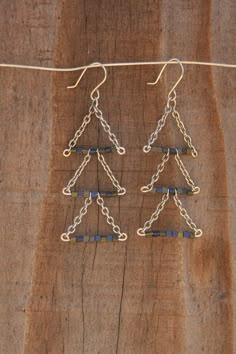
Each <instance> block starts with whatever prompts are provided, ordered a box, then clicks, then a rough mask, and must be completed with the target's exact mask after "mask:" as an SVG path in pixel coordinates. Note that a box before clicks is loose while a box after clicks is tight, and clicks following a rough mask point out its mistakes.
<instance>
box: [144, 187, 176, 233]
mask: <svg viewBox="0 0 236 354" xmlns="http://www.w3.org/2000/svg"><path fill="white" fill-rule="evenodd" d="M169 197H170V195H169V191H168V192H167V193H166V194H164V195H163V196H162V198H161V202H160V203H159V204H158V206H157V208H156V210H155V211H154V213H153V214H152V216H151V218H150V219H149V220H147V221H146V222H145V224H144V226H143V228H140V229H138V231H137V233H138V235H139V236H145V231H146V230H148V229H149V228H150V227H151V226H152V224H153V222H154V221H156V220H157V219H158V218H159V215H160V213H161V212H162V210H163V209H164V207H165V204H166V202H167V201H168V199H169Z"/></svg>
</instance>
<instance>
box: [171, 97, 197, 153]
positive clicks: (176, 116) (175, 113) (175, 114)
mask: <svg viewBox="0 0 236 354" xmlns="http://www.w3.org/2000/svg"><path fill="white" fill-rule="evenodd" d="M172 102H173V106H172V117H173V118H174V119H175V120H176V123H177V126H178V128H179V130H180V132H181V133H182V134H183V136H184V141H185V142H186V143H187V144H188V147H189V148H190V149H191V150H192V156H193V157H197V155H198V153H197V150H196V149H195V147H194V146H193V144H192V138H191V137H190V135H188V134H187V131H186V128H185V126H184V123H183V122H182V120H181V119H180V115H179V112H178V111H177V110H176V93H175V97H174V98H173V99H172Z"/></svg>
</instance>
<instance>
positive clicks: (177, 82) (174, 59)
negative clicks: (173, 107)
mask: <svg viewBox="0 0 236 354" xmlns="http://www.w3.org/2000/svg"><path fill="white" fill-rule="evenodd" d="M170 62H177V63H178V64H179V65H180V67H181V75H180V77H179V79H178V80H177V81H176V83H175V84H174V86H173V87H172V89H171V90H170V92H169V94H168V97H170V95H171V94H172V92H173V91H174V90H175V88H176V87H177V86H178V84H179V83H180V81H181V80H182V78H183V76H184V67H183V64H182V63H181V61H180V60H179V59H176V58H173V59H170V60H169V61H168V62H167V63H166V64H165V65H164V66H163V68H162V69H161V71H160V73H159V75H158V77H157V79H156V81H154V82H147V85H156V84H157V83H158V81H159V80H160V78H161V75H162V73H163V71H164V70H165V68H166V66H167V65H168V64H169V63H170Z"/></svg>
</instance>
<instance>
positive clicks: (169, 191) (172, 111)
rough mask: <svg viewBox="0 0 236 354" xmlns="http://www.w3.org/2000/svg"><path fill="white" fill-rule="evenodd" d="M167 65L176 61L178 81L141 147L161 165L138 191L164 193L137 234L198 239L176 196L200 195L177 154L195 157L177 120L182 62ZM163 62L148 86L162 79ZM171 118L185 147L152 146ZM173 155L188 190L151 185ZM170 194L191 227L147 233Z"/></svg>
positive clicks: (199, 232) (178, 118)
mask: <svg viewBox="0 0 236 354" xmlns="http://www.w3.org/2000/svg"><path fill="white" fill-rule="evenodd" d="M170 62H177V63H178V64H179V65H180V68H181V75H180V77H179V79H178V80H177V82H176V83H175V84H174V86H173V87H172V89H171V90H170V92H169V94H168V98H167V104H166V107H165V110H164V113H163V115H162V117H161V118H160V120H159V121H158V124H157V127H156V129H155V131H154V132H153V133H152V134H151V136H150V138H149V140H148V143H147V145H145V146H144V147H143V151H144V152H145V153H148V152H149V151H151V150H152V151H154V152H158V153H162V154H163V156H162V161H161V163H160V164H159V165H158V166H157V170H156V172H155V173H154V174H153V176H152V178H151V181H150V183H149V184H147V185H146V186H143V187H142V188H141V191H142V192H143V193H147V192H153V193H164V195H163V196H162V199H161V202H160V203H159V204H158V205H157V208H156V210H155V211H154V212H153V214H152V215H151V218H150V219H149V220H147V221H146V222H145V224H144V226H143V228H140V229H138V230H137V233H138V235H139V236H145V237H157V236H172V237H177V236H179V237H188V238H189V237H200V236H202V230H201V229H198V228H197V226H196V224H195V223H194V222H193V220H192V219H191V217H190V216H189V215H188V212H187V210H186V209H185V208H184V207H183V205H182V202H181V200H180V199H179V197H178V195H179V194H183V195H193V194H197V193H199V192H200V188H199V187H198V186H196V185H195V183H194V182H193V180H192V178H191V177H190V175H189V173H188V171H187V169H186V167H185V166H184V164H183V162H182V160H181V159H180V155H192V156H193V157H197V155H198V153H197V150H196V149H195V147H194V146H193V144H192V139H191V137H190V136H189V135H188V134H187V131H186V128H185V126H184V124H183V122H182V120H181V119H180V115H179V113H178V111H177V110H176V91H175V89H176V87H177V86H178V84H179V82H180V81H181V80H182V78H183V75H184V68H183V65H182V63H181V62H180V61H179V60H178V59H171V60H169V62H168V63H170ZM168 63H166V64H165V65H164V66H163V68H162V70H161V72H160V74H159V75H158V77H157V79H156V81H155V82H149V83H148V85H156V84H157V83H158V81H159V80H160V78H161V75H162V73H163V71H164V70H165V68H166V66H167V65H168ZM169 115H171V116H172V117H173V118H174V119H175V121H176V123H177V126H178V128H179V131H180V132H181V133H182V134H183V137H184V141H185V142H186V143H187V147H165V146H156V145H153V143H154V142H155V141H156V140H157V138H158V134H159V132H160V131H161V129H162V128H163V127H164V126H165V124H166V119H167V117H168V116H169ZM171 155H174V157H175V161H176V163H177V165H178V166H179V168H180V171H181V172H182V174H183V176H184V178H185V180H186V182H187V184H188V186H189V188H176V187H163V186H154V184H155V183H156V182H157V181H158V180H159V176H160V174H161V173H162V172H163V170H164V168H165V164H166V163H167V161H168V160H169V158H170V156H171ZM170 195H173V199H174V202H175V205H176V206H177V208H178V209H179V211H180V215H181V216H182V217H183V218H184V219H185V221H186V223H187V225H188V226H189V227H190V229H191V230H192V231H181V232H180V231H176V230H150V228H151V226H152V224H153V222H154V221H155V220H158V218H159V215H160V213H161V212H162V210H163V209H164V207H165V204H166V202H167V201H168V200H169V198H170Z"/></svg>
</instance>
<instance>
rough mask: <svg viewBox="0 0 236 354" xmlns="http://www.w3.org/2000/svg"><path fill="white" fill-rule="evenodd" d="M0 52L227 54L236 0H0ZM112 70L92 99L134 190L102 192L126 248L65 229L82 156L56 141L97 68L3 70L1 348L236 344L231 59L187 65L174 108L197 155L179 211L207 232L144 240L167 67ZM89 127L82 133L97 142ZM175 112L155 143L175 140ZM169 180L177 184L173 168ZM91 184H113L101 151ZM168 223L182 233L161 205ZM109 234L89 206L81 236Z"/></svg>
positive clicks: (102, 139)
mask: <svg viewBox="0 0 236 354" xmlns="http://www.w3.org/2000/svg"><path fill="white" fill-rule="evenodd" d="M0 10H1V14H2V19H1V22H0V31H1V42H0V54H1V60H0V61H1V62H10V63H18V64H28V65H42V66H55V67H71V66H77V65H83V64H88V63H91V62H94V61H101V62H116V61H117V62H121V61H144V60H148V61H149V60H165V59H169V58H172V57H178V58H180V59H183V60H198V61H212V62H214V61H215V62H226V63H233V62H235V50H236V45H235V18H236V3H235V1H233V0H215V1H206V0H195V1H193V0H192V1H191V0H188V1H186V0H179V1H178V0H174V1H160V0H159V1H158V0H157V1H155V0H149V1H141V0H140V1H137V0H136V1H135V0H133V1H121V0H120V1H117V0H101V1H95V0H88V1H81V0H70V1H62V0H59V1H54V0H51V1H42V2H41V1H36V0H30V1H29V0H25V1H20V0H17V1H16V0H11V1H7V0H2V1H1V3H0ZM159 70H160V67H158V66H151V67H129V68H109V69H108V79H107V82H106V83H105V84H104V86H103V87H102V88H101V102H100V105H101V108H102V110H103V112H104V116H105V117H106V118H107V119H108V121H109V122H110V123H111V125H112V129H113V130H114V132H116V133H117V135H118V137H119V139H120V140H121V142H122V144H123V145H124V146H125V147H126V149H127V154H126V155H125V156H116V154H112V156H107V161H108V163H109V164H110V166H111V168H112V169H113V171H114V173H115V174H116V175H117V176H118V177H119V179H120V181H121V182H122V185H124V186H125V187H126V188H127V191H128V193H127V195H126V196H124V197H122V198H120V199H119V200H117V199H111V200H109V201H108V202H107V204H108V205H109V207H110V209H111V213H112V214H113V215H114V217H115V220H116V221H117V222H118V223H119V224H120V225H121V227H122V230H124V231H125V232H127V233H128V234H129V239H128V241H127V242H126V243H114V244H97V245H96V244H79V245H78V244H75V245H74V244H73V245H72V244H68V243H62V242H61V241H60V234H61V233H62V232H63V231H64V230H65V228H66V227H67V226H68V225H69V224H70V223H71V222H72V220H73V218H74V216H75V215H77V213H78V210H79V207H80V206H81V203H82V201H78V200H77V201H72V200H71V199H70V198H66V197H64V196H63V195H62V193H61V190H62V187H63V186H64V185H65V184H66V182H67V181H68V179H69V178H70V177H71V176H72V174H73V172H74V170H75V169H76V168H77V166H78V163H79V161H81V159H80V157H78V156H73V157H70V158H68V159H65V158H64V157H63V156H62V151H63V149H64V148H65V147H66V144H67V142H68V139H69V138H70V137H72V136H73V133H74V131H75V130H76V129H77V128H78V126H79V125H80V123H81V120H82V118H83V116H84V115H85V114H86V113H87V109H88V106H89V104H90V102H89V92H90V91H91V89H92V88H93V87H94V85H95V84H96V83H97V82H98V80H100V78H101V77H102V71H101V70H100V69H95V70H94V69H93V70H90V71H89V72H88V73H87V74H86V76H85V77H84V78H83V80H82V81H81V84H80V86H79V87H78V88H77V89H76V90H67V89H66V86H67V85H68V84H71V83H73V82H74V80H75V79H76V78H77V77H78V73H64V74H62V73H49V72H39V71H29V70H19V69H6V68H1V70H0V79H1V90H0V97H1V101H0V102H1V134H0V138H1V164H0V174H1V175H0V182H1V184H0V188H1V198H0V203H1V250H0V252H1V257H0V268H1V287H0V299H1V301H0V353H1V354H19V353H25V354H28V353H30V354H46V353H50V354H61V353H66V354H80V353H81V354H82V353H86V354H87V353H88V354H98V353H99V354H113V353H119V354H157V353H159V354H169V353H175V354H182V353H186V354H190V353H191V354H199V353H210V354H211V353H212V354H213V353H214V354H218V353H219V354H230V353H235V352H236V348H235V332H234V330H233V322H234V319H235V313H236V312H235V310H236V309H235V303H236V302H235V300H236V299H235V287H236V284H235V279H236V278H235V268H236V243H235V238H234V235H235V231H236V222H235V207H236V193H235V182H236V181H235V173H236V160H235V154H236V144H235V134H236V121H235V117H234V112H235V109H236V102H235V89H236V87H235V83H236V80H235V79H236V75H235V74H236V71H235V70H234V69H222V68H210V67H199V66H186V67H185V76H184V79H183V81H182V82H181V84H180V85H179V87H178V90H177V94H178V110H179V112H180V114H181V117H182V119H183V121H184V123H185V124H186V127H187V129H188V131H189V132H190V134H191V135H192V137H193V142H194V143H195V145H196V147H197V148H198V151H199V157H198V158H197V159H191V158H187V159H185V160H184V161H185V162H186V165H187V167H188V169H189V171H190V173H191V175H192V177H193V178H194V179H195V180H196V181H197V183H198V184H199V185H200V186H201V193H200V195H197V196H196V197H195V196H194V197H191V198H189V199H186V198H184V200H183V202H184V205H185V206H186V207H187V208H188V210H189V212H190V214H191V216H192V217H193V219H194V220H195V221H196V222H197V224H198V225H199V226H200V227H201V228H202V229H203V230H204V236H203V237H202V238H201V239H198V240H178V239H157V240H153V241H152V240H145V239H142V238H138V237H137V235H136V229H137V228H138V227H140V226H141V225H142V224H143V222H144V221H145V219H146V218H147V217H148V216H149V215H150V214H151V213H152V211H153V210H154V208H155V207H156V204H157V202H158V200H159V199H158V196H155V195H145V196H143V195H142V193H141V192H140V191H139V190H140V187H141V186H142V185H143V183H145V182H147V181H148V180H149V178H150V175H151V174H152V173H153V172H154V170H155V168H156V165H157V163H158V161H159V159H160V156H158V155H154V154H150V155H148V156H146V155H145V154H144V153H143V152H142V146H143V145H144V143H145V142H146V141H147V138H148V136H149V134H150V132H151V131H152V130H153V129H154V127H155V125H156V122H157V118H158V117H159V116H160V114H161V113H162V111H163V108H164V105H165V100H166V95H167V92H168V89H169V88H170V85H171V83H173V82H174V80H175V79H176V77H177V76H178V74H179V69H178V67H176V66H175V67H174V66H172V67H169V68H168V70H167V71H166V74H165V75H164V77H163V80H162V81H161V83H160V84H159V85H158V86H156V87H150V86H147V85H146V82H147V81H149V80H154V79H155V77H156V75H157V74H158V72H159ZM107 141H108V139H107V136H106V134H105V133H104V132H103V131H102V130H101V129H100V128H99V126H98V125H97V123H96V122H95V121H93V122H92V123H91V126H90V127H89V128H88V130H87V131H86V133H85V134H84V136H83V138H82V139H81V142H83V143H85V142H86V143H93V144H94V143H95V144H97V143H99V144H101V145H102V144H105V143H106V142H107ZM182 141H183V140H182V137H181V136H180V134H179V133H178V132H177V130H176V129H175V125H174V124H171V121H169V122H168V127H166V128H165V129H164V130H163V132H162V134H161V136H160V142H162V143H164V142H165V143H169V144H170V143H172V144H174V143H176V142H178V143H180V144H181V143H182ZM162 181H165V183H167V181H169V182H170V183H171V182H173V181H174V182H175V183H176V184H178V185H182V184H183V183H184V181H183V178H182V176H181V174H180V173H179V171H178V168H177V167H176V165H175V164H174V163H173V164H171V163H170V165H169V167H168V168H167V169H166V172H165V174H163V176H162ZM81 185H83V186H85V187H93V188H96V186H98V185H99V186H100V187H101V188H102V187H104V188H105V187H108V186H109V185H110V184H109V181H108V179H107V177H104V172H103V171H102V169H101V168H100V167H99V166H98V164H97V162H96V161H95V160H94V161H93V162H91V163H90V164H89V165H88V166H87V169H86V173H84V175H82V177H81ZM160 226H162V227H177V228H183V227H184V223H183V221H182V220H181V218H180V216H179V214H178V211H177V210H176V208H175V207H174V205H173V203H171V202H169V203H168V206H167V209H166V211H165V212H164V213H163V214H162V216H161V219H160ZM98 229H99V230H100V231H103V232H106V231H109V230H110V229H109V227H108V226H107V225H106V223H105V221H104V219H103V217H102V216H101V215H100V212H99V210H98V208H97V207H96V206H95V205H94V206H91V207H90V209H89V212H88V215H87V216H86V217H85V219H84V223H83V224H82V225H81V231H85V230H86V231H87V232H92V231H97V230H98Z"/></svg>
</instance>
